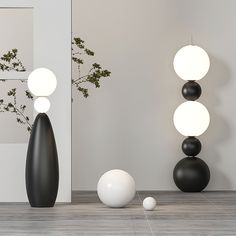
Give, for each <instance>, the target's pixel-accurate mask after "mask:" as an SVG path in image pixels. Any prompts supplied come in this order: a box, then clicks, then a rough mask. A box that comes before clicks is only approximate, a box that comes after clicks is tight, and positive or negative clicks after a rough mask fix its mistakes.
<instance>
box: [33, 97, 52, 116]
mask: <svg viewBox="0 0 236 236" xmlns="http://www.w3.org/2000/svg"><path fill="white" fill-rule="evenodd" d="M34 109H35V110H36V111H37V112H39V113H46V112H47V111H48V110H49V109H50V101H49V100H48V99H47V98H45V97H39V98H37V99H36V100H35V101H34Z"/></svg>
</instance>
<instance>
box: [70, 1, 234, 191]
mask: <svg viewBox="0 0 236 236" xmlns="http://www.w3.org/2000/svg"><path fill="white" fill-rule="evenodd" d="M73 4H74V5H73V32H74V34H75V35H80V37H82V38H83V39H84V40H85V41H86V43H87V45H88V46H90V47H91V48H93V49H94V50H95V52H96V55H97V57H96V59H97V61H99V62H101V64H103V65H104V66H105V67H106V68H108V69H110V70H111V71H112V76H111V79H110V80H105V81H104V82H103V83H102V87H101V88H100V89H98V90H91V96H90V97H89V98H88V99H83V98H81V99H76V100H75V102H74V104H73V189H79V190H85V189H89V190H91V189H96V184H97V181H98V178H99V176H100V175H101V174H102V173H104V172H105V171H107V170H110V169H113V168H121V169H124V170H126V171H128V172H129V173H131V174H132V175H133V177H134V178H135V180H136V184H137V188H138V189H143V190H145V189H150V190H156V189H158V190H174V189H176V187H175V185H174V183H173V180H172V171H173V168H174V166H175V164H176V163H177V162H178V161H179V160H180V159H181V158H182V157H184V154H183V153H182V151H181V148H180V146H181V143H182V140H183V139H184V137H182V136H181V135H180V134H179V133H178V132H177V131H176V130H175V128H174V126H173V122H172V116H173V112H174V111H175V109H176V107H177V106H178V105H179V104H180V103H182V102H184V101H185V100H184V99H183V98H182V96H181V88H182V85H183V84H184V83H183V81H182V80H181V79H179V78H178V77H177V75H176V74H175V72H174V70H173V66H172V61H173V57H174V55H175V53H176V52H177V50H178V49H179V48H180V47H182V46H184V45H186V44H189V43H190V38H191V34H192V36H193V40H194V43H195V44H197V45H199V46H201V47H203V48H205V49H206V51H207V52H208V53H209V56H210V58H211V68H210V71H209V73H208V75H207V76H206V77H205V78H204V79H203V80H202V81H200V85H201V86H202V90H203V94H202V96H201V98H200V99H199V101H200V102H202V103H203V104H205V105H206V107H207V108H208V109H209V111H210V114H211V124H210V127H209V129H208V131H207V132H206V133H205V134H203V135H202V136H201V137H200V140H201V142H202V144H203V150H202V152H201V154H200V155H199V156H200V157H202V158H203V159H204V160H205V161H206V162H207V163H208V165H209V167H210V170H211V181H210V184H209V186H208V188H207V189H208V190H217V189H227V190H233V189H234V190H235V189H236V175H235V165H236V159H235V157H234V153H235V147H236V145H235V143H236V120H235V114H236V113H235V108H234V107H235V90H236V79H235V77H236V63H235V55H236V48H235V41H236V29H235V27H234V26H235V22H236V14H235V9H236V2H235V1H234V0H207V1H206V0H198V1H195V0H148V1H147V0H140V1H135V0H129V1H127V0H119V1H114V0H113V1H111V0H100V1H96V0H74V1H73ZM73 96H74V97H75V96H76V94H75V93H74V94H73Z"/></svg>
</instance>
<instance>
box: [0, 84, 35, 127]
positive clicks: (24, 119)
mask: <svg viewBox="0 0 236 236" xmlns="http://www.w3.org/2000/svg"><path fill="white" fill-rule="evenodd" d="M25 92H26V93H27V91H25ZM7 95H8V96H9V97H10V98H11V101H5V100H4V99H0V112H11V113H14V114H15V116H16V122H18V123H19V124H23V125H26V126H27V130H28V131H31V130H32V124H31V122H30V119H29V116H27V115H26V114H25V110H26V105H23V104H20V105H18V104H17V94H16V88H13V89H11V90H9V91H8V93H7ZM26 96H27V95H26ZM27 97H28V96H27ZM28 98H29V99H32V98H31V97H28Z"/></svg>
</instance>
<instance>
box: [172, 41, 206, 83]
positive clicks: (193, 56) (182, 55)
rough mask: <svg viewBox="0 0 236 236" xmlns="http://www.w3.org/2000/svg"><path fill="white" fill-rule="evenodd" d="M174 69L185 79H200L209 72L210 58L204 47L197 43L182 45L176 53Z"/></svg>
mask: <svg viewBox="0 0 236 236" xmlns="http://www.w3.org/2000/svg"><path fill="white" fill-rule="evenodd" d="M173 65H174V70H175V72H176V74H177V75H178V76H179V77H180V78H181V79H183V80H190V81H193V80H200V79H202V78H203V77H204V76H205V75H206V74H207V72H208V70H209V67H210V59H209V57H208V55H207V53H206V52H205V50H204V49H202V48H201V47H198V46H195V45H187V46H184V47H182V48H181V49H180V50H179V51H178V52H177V53H176V55H175V58H174V62H173Z"/></svg>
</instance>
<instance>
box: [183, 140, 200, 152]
mask: <svg viewBox="0 0 236 236" xmlns="http://www.w3.org/2000/svg"><path fill="white" fill-rule="evenodd" d="M201 149H202V144H201V142H200V141H199V139H197V138H195V137H188V138H186V139H185V140H184V141H183V143H182V151H183V152H184V154H185V155H187V156H197V155H198V154H199V153H200V152H201Z"/></svg>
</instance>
